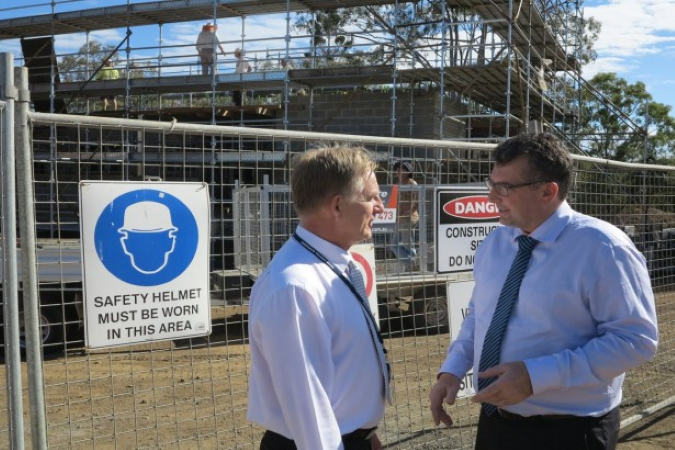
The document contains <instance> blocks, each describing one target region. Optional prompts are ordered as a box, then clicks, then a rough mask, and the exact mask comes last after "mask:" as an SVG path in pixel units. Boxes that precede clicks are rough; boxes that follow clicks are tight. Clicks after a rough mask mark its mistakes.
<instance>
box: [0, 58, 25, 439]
mask: <svg viewBox="0 0 675 450" xmlns="http://www.w3.org/2000/svg"><path fill="white" fill-rule="evenodd" d="M13 68H14V56H13V55H12V54H11V53H0V100H2V101H3V102H4V105H5V108H4V111H3V114H2V125H1V126H2V249H3V262H4V264H3V280H2V292H3V300H4V318H3V319H4V325H5V366H6V369H7V397H8V399H9V423H10V440H11V445H10V448H12V449H13V450H19V449H21V450H23V448H24V442H23V404H22V394H23V387H22V383H21V349H20V346H19V282H18V278H19V277H18V274H17V267H18V261H17V259H18V257H17V251H16V243H17V236H16V184H15V183H16V177H15V172H14V170H15V169H14V163H15V161H14V98H15V97H16V93H15V91H16V90H15V89H14V69H13Z"/></svg>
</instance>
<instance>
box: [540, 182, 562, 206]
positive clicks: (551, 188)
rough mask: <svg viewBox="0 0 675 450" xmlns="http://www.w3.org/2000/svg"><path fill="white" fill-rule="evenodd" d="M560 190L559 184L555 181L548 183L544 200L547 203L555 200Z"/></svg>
mask: <svg viewBox="0 0 675 450" xmlns="http://www.w3.org/2000/svg"><path fill="white" fill-rule="evenodd" d="M559 190H560V188H559V187H558V183H556V182H555V181H551V182H549V183H546V187H545V188H544V195H543V197H542V198H543V199H544V200H545V201H547V202H550V201H551V200H555V199H556V198H558V191H559Z"/></svg>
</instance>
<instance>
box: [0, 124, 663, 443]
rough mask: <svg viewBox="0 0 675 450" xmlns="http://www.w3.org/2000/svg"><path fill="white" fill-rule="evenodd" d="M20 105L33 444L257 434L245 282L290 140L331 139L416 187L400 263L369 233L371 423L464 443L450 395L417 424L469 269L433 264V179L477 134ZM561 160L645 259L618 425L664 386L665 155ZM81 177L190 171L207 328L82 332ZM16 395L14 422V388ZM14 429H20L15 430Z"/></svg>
mask: <svg viewBox="0 0 675 450" xmlns="http://www.w3.org/2000/svg"><path fill="white" fill-rule="evenodd" d="M0 113H1V111H0ZM29 119H30V121H29V123H30V132H31V142H30V149H29V151H30V152H31V157H32V159H33V161H34V166H33V169H34V181H33V184H34V190H35V195H34V198H23V199H19V201H21V202H33V203H34V205H35V216H36V225H35V231H36V234H37V244H38V245H37V254H38V265H37V272H38V276H39V279H40V311H41V314H40V318H41V323H42V326H41V331H42V332H41V336H42V339H43V350H44V358H45V359H44V362H43V364H42V367H41V370H42V371H43V373H44V392H45V397H46V415H47V440H48V443H49V447H50V448H56V449H58V448H166V449H169V448H176V449H178V448H205V449H210V448H257V446H258V442H259V439H260V437H261V435H262V432H263V430H261V429H260V428H258V427H257V426H255V425H252V424H251V423H249V422H247V421H246V406H247V383H248V374H249V370H250V360H249V353H248V346H247V305H248V296H249V293H250V288H251V286H252V283H253V282H254V281H255V278H256V276H257V275H258V274H259V273H260V270H262V269H263V268H264V266H265V265H266V264H267V263H268V262H269V260H270V258H271V257H272V256H273V254H274V251H276V250H277V249H278V248H279V247H280V246H281V245H282V244H283V242H284V241H285V240H286V239H287V238H288V237H289V234H290V233H291V232H292V231H293V229H294V228H295V226H296V224H297V218H296V216H295V213H294V211H293V208H292V202H291V199H290V195H289V187H288V184H289V178H290V160H291V158H292V156H293V155H294V154H296V153H301V152H304V151H306V150H307V149H309V148H313V147H314V146H316V145H319V144H330V143H334V142H337V141H339V142H343V143H349V144H352V145H362V146H365V147H366V148H368V149H369V150H371V151H372V152H373V153H374V155H375V157H376V159H377V160H378V162H379V169H378V172H377V176H378V181H379V183H380V187H381V190H382V191H383V192H388V193H391V192H393V190H394V187H397V182H396V179H395V173H394V171H393V166H394V164H395V162H397V161H400V160H405V161H409V162H411V164H413V166H414V169H415V175H414V177H415V179H416V180H417V182H418V185H417V186H415V187H412V188H408V189H407V190H408V191H410V193H414V194H415V196H416V199H417V201H418V202H419V216H420V219H419V224H418V226H417V228H416V230H415V232H414V234H413V241H412V243H411V245H412V246H413V247H414V248H415V249H416V256H417V261H416V264H411V265H404V264H401V262H400V259H399V258H398V256H397V254H396V251H395V249H394V247H395V246H397V245H398V244H400V243H399V242H397V241H396V239H392V238H391V234H392V233H391V227H389V228H388V227H387V226H386V224H384V225H383V226H381V227H380V228H379V229H378V232H377V233H376V234H375V237H374V240H373V243H374V246H375V266H376V267H375V273H376V279H377V292H378V314H379V320H380V327H381V329H382V330H383V332H384V334H385V338H386V341H387V342H386V345H387V347H388V348H389V351H390V356H391V360H392V364H393V371H394V373H393V375H394V377H393V379H394V390H395V402H394V405H393V406H389V407H388V408H387V411H386V416H385V419H384V421H383V423H382V424H381V431H380V432H379V435H380V437H381V439H382V440H383V442H384V443H385V444H386V446H387V448H392V449H395V448H401V449H403V448H405V449H409V448H431V449H433V448H444V449H447V448H453V449H464V448H473V441H474V437H475V430H476V423H477V416H478V409H477V408H476V406H475V405H473V404H472V403H471V402H470V400H469V399H468V398H465V399H461V400H459V401H458V402H457V405H456V406H454V407H452V410H451V412H452V415H453V418H454V420H455V426H454V427H453V428H452V429H440V428H436V427H434V426H433V423H432V420H431V416H430V413H429V408H428V392H429V389H430V388H431V386H432V384H433V383H434V382H435V379H436V373H437V370H438V368H439V367H440V364H441V362H442V360H443V359H444V356H445V352H446V349H447V346H448V344H449V342H450V334H449V330H448V318H449V315H450V314H452V311H451V309H452V308H451V307H449V305H452V304H453V298H452V297H451V296H450V297H449V293H448V287H449V286H451V285H452V283H455V282H460V281H467V280H471V279H472V276H471V273H470V271H462V272H455V273H439V272H438V271H437V270H436V262H435V252H436V250H437V249H436V246H435V241H436V237H435V231H434V229H435V227H436V225H437V224H436V219H435V217H436V215H437V211H436V206H435V196H434V192H435V189H436V188H437V187H438V186H456V185H462V186H471V187H473V188H476V189H484V188H483V184H482V182H483V180H484V178H486V177H487V176H488V174H489V171H490V169H491V164H490V159H489V151H488V150H489V149H490V148H491V147H490V146H485V145H481V144H469V143H458V142H451V141H426V140H405V139H391V138H371V137H366V136H348V135H329V134H318V133H315V134H312V133H298V132H288V131H275V130H263V129H247V128H235V127H216V126H199V125H188V124H180V123H161V122H150V121H136V120H124V119H106V118H94V117H77V116H66V115H52V114H40V113H31V114H30V115H29ZM2 132H3V133H4V132H8V130H4V129H3V130H2ZM576 173H577V175H576V180H575V183H574V186H573V189H572V192H571V195H570V202H571V204H572V205H573V207H575V208H576V209H578V210H579V211H581V212H583V213H587V214H591V215H594V216H597V217H600V218H602V219H605V220H607V221H609V222H612V223H614V224H616V225H618V226H620V227H621V228H622V229H623V230H624V231H625V232H626V233H627V234H629V235H630V236H631V238H632V239H633V240H634V242H635V243H636V245H637V246H638V248H639V249H640V250H641V251H642V252H643V253H644V254H645V256H646V257H647V259H648V261H649V265H650V266H649V267H650V271H651V275H652V281H653V284H654V286H655V290H656V295H657V308H658V318H659V326H660V332H661V341H660V347H659V352H658V354H657V356H656V358H655V359H654V360H653V361H652V362H650V363H648V364H645V365H644V366H642V367H640V368H638V369H635V370H633V371H631V372H630V373H629V375H628V377H627V380H626V383H625V398H624V400H623V403H622V415H623V418H624V420H625V422H624V424H625V425H628V424H629V423H631V422H633V421H635V420H639V419H640V418H642V417H643V416H644V415H645V414H648V413H649V412H650V411H653V410H655V409H657V408H659V407H660V406H662V405H665V404H668V403H670V402H672V399H673V398H674V396H675V392H674V390H675V384H674V383H673V381H672V379H673V373H674V372H675V363H674V362H673V357H672V354H673V331H672V330H673V320H674V318H673V317H674V311H675V306H674V303H675V295H674V293H673V285H674V284H675V259H674V258H673V256H674V255H673V252H674V251H675V211H674V209H675V207H674V206H673V204H675V202H673V196H674V194H675V191H674V190H675V188H674V187H675V178H674V176H675V172H673V171H672V170H670V169H669V168H666V167H661V166H647V165H631V164H618V163H616V164H615V163H610V162H607V161H600V160H593V159H590V158H585V157H577V159H576ZM82 180H98V181H134V182H148V183H153V182H167V181H171V182H187V181H192V182H195V181H196V182H203V183H206V185H207V186H208V189H209V194H210V210H211V211H210V221H211V223H210V230H211V231H210V233H211V235H210V237H209V248H210V257H209V261H208V266H209V285H210V288H209V289H210V295H209V297H210V302H211V303H210V306H211V319H212V333H211V334H210V335H208V336H204V337H193V338H186V339H177V340H168V341H150V342H147V343H143V344H138V345H130V346H122V347H115V348H108V349H91V348H87V347H86V345H85V339H84V327H83V325H84V323H83V321H84V315H83V295H82V268H81V267H82V266H81V259H80V258H81V256H80V220H81V218H82V214H83V211H80V203H79V198H78V192H79V190H78V189H79V187H78V185H79V182H80V181H82ZM397 189H398V187H397ZM401 189H402V190H403V191H405V190H406V189H403V188H401ZM402 198H404V196H401V197H399V199H402ZM400 207H401V205H400V203H399V204H397V205H394V208H400ZM385 222H386V220H385ZM6 369H7V367H6V365H2V366H0V372H2V375H3V378H2V379H3V380H4V379H5V378H4V375H5V370H6ZM23 370H24V373H23V376H24V377H25V376H26V367H23ZM4 387H5V388H6V389H9V388H11V386H4ZM23 394H24V403H25V404H26V406H27V408H26V409H27V411H26V412H25V415H26V422H27V423H28V421H29V415H28V414H29V409H30V407H31V405H29V402H28V400H27V398H28V394H27V392H26V389H25V388H24V389H23ZM0 409H2V412H3V413H4V414H0V417H1V418H0V442H6V441H8V436H9V435H10V433H11V430H10V427H9V423H8V422H7V419H6V417H7V416H8V413H9V411H8V405H7V400H6V399H5V398H4V397H3V398H2V399H1V400H0ZM25 440H26V442H28V443H29V442H30V441H31V434H30V433H29V432H26V433H25ZM0 446H1V444H0Z"/></svg>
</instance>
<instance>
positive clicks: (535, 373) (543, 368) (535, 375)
mask: <svg viewBox="0 0 675 450" xmlns="http://www.w3.org/2000/svg"><path fill="white" fill-rule="evenodd" d="M524 362H525V367H527V373H528V374H529V375H530V384H531V385H532V394H533V395H536V394H540V393H542V392H545V391H547V390H549V389H552V388H555V387H560V384H561V382H562V381H561V379H560V376H559V374H558V370H557V365H556V364H552V361H551V359H550V358H547V357H541V358H533V359H526V360H525V361H524Z"/></svg>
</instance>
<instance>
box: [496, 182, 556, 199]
mask: <svg viewBox="0 0 675 450" xmlns="http://www.w3.org/2000/svg"><path fill="white" fill-rule="evenodd" d="M537 183H550V181H547V180H535V181H528V182H526V183H518V184H509V183H495V182H494V181H492V180H491V179H489V178H486V179H485V185H486V186H487V188H488V190H493V189H494V191H495V192H496V193H497V194H498V195H501V196H502V197H508V196H509V191H510V190H511V189H518V188H521V187H525V186H531V185H533V184H537Z"/></svg>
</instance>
